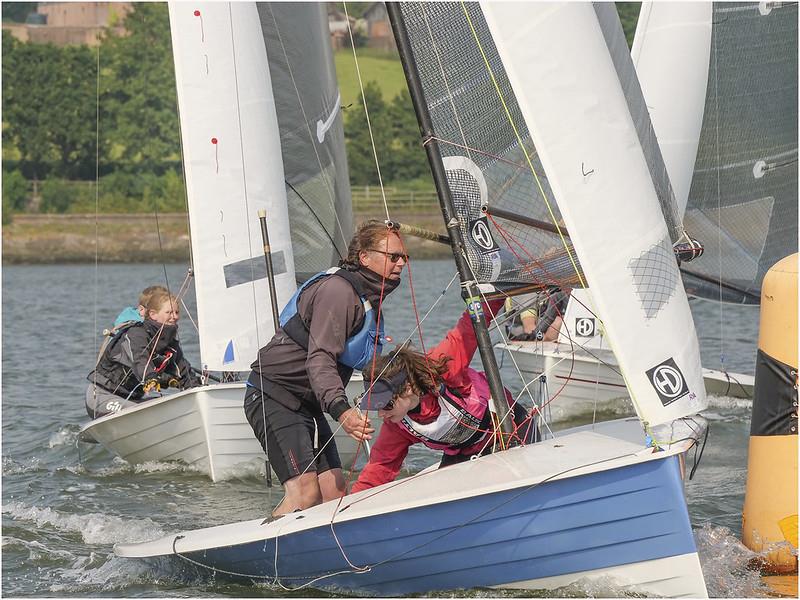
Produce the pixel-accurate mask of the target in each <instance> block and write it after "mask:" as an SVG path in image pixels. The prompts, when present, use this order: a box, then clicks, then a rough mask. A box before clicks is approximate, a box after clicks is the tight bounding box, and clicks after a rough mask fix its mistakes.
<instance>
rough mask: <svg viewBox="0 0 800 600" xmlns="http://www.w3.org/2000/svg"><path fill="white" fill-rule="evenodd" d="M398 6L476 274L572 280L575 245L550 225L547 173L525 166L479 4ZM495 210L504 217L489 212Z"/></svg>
mask: <svg viewBox="0 0 800 600" xmlns="http://www.w3.org/2000/svg"><path fill="white" fill-rule="evenodd" d="M470 6H474V5H472V4H470ZM400 8H401V11H402V16H403V20H404V23H405V28H406V29H407V30H408V37H409V40H410V43H411V47H412V49H413V53H414V59H415V60H414V62H415V64H416V67H417V69H418V74H419V79H420V81H421V85H422V93H423V95H424V100H425V104H426V105H427V109H428V112H429V113H430V117H431V120H432V122H433V131H432V132H431V133H432V134H433V137H434V138H435V139H436V141H437V145H438V148H439V152H440V154H441V156H442V159H443V162H444V168H445V171H446V175H447V182H448V187H449V189H450V194H451V196H452V198H453V203H454V205H455V207H456V209H457V210H458V212H459V217H460V228H461V233H462V235H463V237H464V239H465V240H466V248H465V250H466V254H467V258H468V260H469V263H470V266H471V268H472V270H473V274H474V277H475V279H476V280H477V281H479V282H492V283H494V284H495V285H497V286H502V285H503V284H506V285H508V286H514V285H519V284H533V285H534V286H539V287H544V286H547V285H557V286H569V287H574V286H580V285H581V279H580V276H579V274H578V273H579V268H580V266H579V264H578V262H577V260H576V258H575V253H574V250H572V246H571V244H570V243H569V240H568V238H566V237H564V238H562V235H560V234H559V233H558V230H557V228H556V225H557V224H560V226H561V229H562V230H563V222H561V216H560V214H559V212H558V208H557V206H556V203H555V202H554V199H553V194H552V191H551V189H550V183H549V181H548V180H547V177H540V178H538V179H536V178H535V177H534V176H533V174H532V171H531V168H530V166H529V164H528V157H530V160H531V162H532V163H533V165H534V167H535V171H536V172H537V173H539V172H541V168H540V163H539V158H538V156H537V154H536V148H535V147H534V144H533V142H532V140H531V137H530V134H529V133H528V130H527V128H526V126H525V122H524V120H523V119H522V117H521V113H520V109H519V106H518V105H517V102H516V100H515V98H514V95H513V93H512V92H511V87H510V84H509V81H508V77H507V76H506V74H505V71H504V70H503V65H502V63H501V62H500V59H499V57H498V55H497V51H496V49H495V48H494V45H493V43H492V40H491V37H490V36H489V34H488V30H487V29H486V23H485V22H484V21H483V18H482V17H481V15H480V11H475V16H474V20H473V21H472V22H470V20H469V19H468V18H467V17H466V15H465V13H464V9H463V8H462V5H461V4H459V3H450V2H413V3H402V4H401V5H400ZM473 26H474V27H475V28H476V29H477V31H478V34H477V35H478V36H479V38H480V39H481V40H485V42H486V43H485V45H484V47H483V48H482V49H479V48H478V47H477V46H476V45H475V44H474V43H470V41H471V40H472V39H473V34H472V27H473ZM481 50H482V52H483V55H482V54H481ZM484 56H485V57H486V60H487V61H488V63H489V64H490V65H491V67H492V73H493V74H494V77H492V74H491V73H490V72H489V71H488V70H487V69H486V67H485V65H484ZM497 89H499V90H501V94H498V92H497V91H496V90H497ZM506 111H508V113H509V114H511V115H512V119H511V120H510V121H509V119H506V118H505V114H506ZM512 123H513V124H512ZM515 126H516V127H515ZM483 207H488V214H489V216H488V217H487V216H486V214H484V212H483V211H482V208H483ZM495 209H500V210H501V211H505V214H507V215H510V216H511V218H508V217H500V216H493V215H492V211H493V210H495ZM515 216H518V217H521V218H515ZM526 219H527V220H531V219H533V220H536V221H541V222H543V223H544V224H545V225H546V226H547V228H540V227H537V226H532V225H530V224H526V223H525V222H524V221H525V220H526ZM562 233H563V231H562ZM562 239H563V240H565V241H562ZM565 242H566V243H565Z"/></svg>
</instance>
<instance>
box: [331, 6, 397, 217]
mask: <svg viewBox="0 0 800 600" xmlns="http://www.w3.org/2000/svg"><path fill="white" fill-rule="evenodd" d="M342 6H343V7H344V16H345V19H346V21H347V33H348V34H349V35H350V47H351V48H352V49H353V60H354V61H355V64H356V75H357V76H358V88H359V89H360V90H361V100H362V104H363V105H364V114H365V115H366V117H367V130H368V131H369V141H370V144H371V145H372V156H373V157H374V159H375V170H376V171H377V172H378V184H379V185H380V188H381V197H382V198H383V207H384V209H385V210H386V219H387V220H391V217H390V216H389V205H388V203H387V202H386V190H385V189H384V187H383V176H382V175H381V165H380V162H379V161H378V151H377V150H376V148H375V136H374V135H373V134H372V123H371V122H370V119H369V109H368V108H367V98H366V96H364V82H363V81H362V80H361V68H360V66H359V64H358V54H357V53H356V44H355V41H354V40H353V28H352V27H351V26H350V15H349V14H348V12H347V2H342Z"/></svg>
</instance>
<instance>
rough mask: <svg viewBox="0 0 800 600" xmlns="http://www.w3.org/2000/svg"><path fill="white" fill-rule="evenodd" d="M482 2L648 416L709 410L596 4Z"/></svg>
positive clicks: (663, 231)
mask: <svg viewBox="0 0 800 600" xmlns="http://www.w3.org/2000/svg"><path fill="white" fill-rule="evenodd" d="M481 6H482V9H483V11H484V14H485V16H486V20H487V22H488V25H489V28H490V30H491V32H492V37H493V38H494V41H495V43H496V45H497V49H498V51H499V53H500V56H501V58H502V60H503V65H504V67H505V69H506V72H507V74H508V77H509V79H510V81H511V85H512V87H513V90H514V93H515V95H516V98H517V101H518V103H519V105H520V108H521V110H522V113H523V116H524V118H525V122H526V124H527V126H528V129H529V131H530V132H531V135H532V137H533V140H534V142H535V144H536V148H537V150H538V152H539V157H540V159H541V163H542V166H543V167H544V170H545V173H546V176H547V178H548V181H549V183H550V186H551V187H552V189H553V193H554V195H555V197H556V200H557V202H558V205H559V208H560V209H561V213H562V216H563V218H564V221H565V223H566V226H567V229H568V230H569V233H570V236H571V239H572V242H573V244H574V246H575V249H576V251H577V253H578V257H579V259H580V262H581V265H582V267H583V270H584V273H585V275H586V278H587V283H588V285H589V286H590V288H591V294H592V298H593V306H594V308H595V309H596V311H597V312H598V314H599V315H600V317H601V318H602V320H603V324H604V327H605V330H606V333H607V335H608V340H609V342H610V345H611V347H612V349H613V350H614V353H615V354H616V356H617V357H618V359H619V365H620V368H621V370H622V373H623V375H624V377H625V380H626V383H627V385H628V389H629V391H630V393H631V396H632V398H633V400H634V404H635V406H636V409H637V412H638V413H639V417H640V418H641V419H642V420H643V421H646V422H648V423H650V424H651V425H654V424H657V423H664V422H667V421H670V420H672V419H675V418H679V417H681V416H685V415H688V414H692V413H696V412H697V411H699V410H702V409H703V408H704V407H705V405H706V402H705V390H704V387H703V379H702V374H701V368H700V354H699V345H698V341H697V334H696V332H695V329H694V323H693V321H692V315H691V312H690V310H689V303H688V300H687V298H686V294H685V292H684V290H683V287H682V285H681V279H680V274H679V272H678V267H677V263H676V261H675V257H674V255H673V252H672V247H671V243H670V237H669V234H668V231H667V227H666V225H665V221H664V216H663V215H662V211H661V209H660V206H659V204H658V198H657V195H656V190H655V186H654V178H653V175H652V174H651V172H650V170H649V167H648V163H647V159H646V157H645V155H644V152H643V150H642V142H641V141H640V139H639V136H638V134H637V129H636V123H635V122H634V120H633V119H632V117H631V112H630V108H629V105H628V103H627V99H626V97H625V89H624V88H623V85H622V84H621V82H620V78H619V74H618V72H617V68H616V66H615V64H614V61H613V60H612V58H611V55H610V53H609V47H608V45H607V41H606V39H605V37H604V31H603V30H602V28H601V26H600V22H599V19H598V15H597V13H596V12H595V8H594V7H593V6H592V5H591V4H589V3H558V4H554V3H511V2H502V3H499V2H498V3H495V2H487V3H482V4H481ZM617 25H618V22H617ZM628 60H630V59H628Z"/></svg>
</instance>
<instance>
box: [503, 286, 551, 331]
mask: <svg viewBox="0 0 800 600" xmlns="http://www.w3.org/2000/svg"><path fill="white" fill-rule="evenodd" d="M542 300H543V297H542V295H541V293H540V292H533V293H531V294H520V295H519V296H514V297H511V296H509V297H508V298H506V302H505V318H506V334H507V335H508V339H510V340H519V339H522V338H524V337H525V335H526V334H529V333H533V331H534V330H535V329H536V318H537V317H538V315H539V305H540V304H541V302H542Z"/></svg>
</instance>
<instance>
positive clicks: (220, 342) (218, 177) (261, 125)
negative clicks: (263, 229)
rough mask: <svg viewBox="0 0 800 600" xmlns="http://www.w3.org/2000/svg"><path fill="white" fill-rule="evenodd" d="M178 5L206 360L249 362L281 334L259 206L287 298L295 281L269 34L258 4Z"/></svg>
mask: <svg viewBox="0 0 800 600" xmlns="http://www.w3.org/2000/svg"><path fill="white" fill-rule="evenodd" d="M169 13H170V26H171V29H172V44H173V55H174V57H175V77H176V82H177V88H178V104H179V109H180V117H181V135H182V142H183V162H184V169H185V178H186V191H187V196H188V204H189V222H190V229H191V238H192V259H193V267H194V275H195V289H196V293H197V318H198V326H199V337H200V353H201V360H202V363H203V367H204V368H206V369H210V370H215V371H244V370H247V369H249V366H250V363H251V362H252V361H253V359H254V358H255V356H256V353H257V351H258V348H259V347H260V346H262V345H264V344H265V343H266V342H267V341H268V340H269V339H270V337H271V336H272V335H273V333H274V329H273V319H272V314H271V311H270V309H269V307H270V300H269V289H268V285H267V281H266V267H265V262H264V254H263V252H264V250H263V243H262V241H261V233H260V226H259V221H258V210H259V209H265V210H266V211H267V219H268V222H269V224H270V242H271V246H272V260H273V265H274V270H275V273H276V277H275V283H276V288H277V296H278V298H277V301H278V306H283V305H284V304H285V303H286V302H287V301H288V299H289V297H290V296H291V294H292V293H293V292H294V290H295V277H294V266H293V264H294V263H293V259H292V248H291V243H290V238H289V221H288V211H287V207H286V193H285V187H284V175H283V165H282V162H281V160H280V157H281V148H280V143H279V132H278V122H277V118H276V114H275V103H274V101H273V97H272V87H271V81H270V71H269V67H268V64H267V54H266V49H265V45H264V39H263V36H262V32H261V27H260V26H259V16H258V11H257V10H256V6H255V4H253V3H238V2H235V3H215V2H208V3H192V4H187V3H182V2H174V3H170V5H169ZM243 82H246V83H243Z"/></svg>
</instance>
